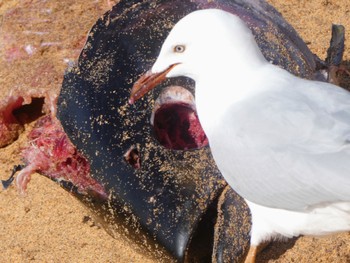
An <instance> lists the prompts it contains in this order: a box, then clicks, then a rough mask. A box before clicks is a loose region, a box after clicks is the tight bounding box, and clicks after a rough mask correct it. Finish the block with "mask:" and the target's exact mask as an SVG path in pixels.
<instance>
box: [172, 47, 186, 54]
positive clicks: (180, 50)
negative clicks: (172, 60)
mask: <svg viewBox="0 0 350 263" xmlns="http://www.w3.org/2000/svg"><path fill="white" fill-rule="evenodd" d="M184 51H185V46H184V45H176V46H175V47H174V52H175V53H183V52H184Z"/></svg>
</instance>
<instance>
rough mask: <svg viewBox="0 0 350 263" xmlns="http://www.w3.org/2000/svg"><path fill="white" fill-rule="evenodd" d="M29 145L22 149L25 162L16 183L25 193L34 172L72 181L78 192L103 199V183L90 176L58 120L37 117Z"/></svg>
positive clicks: (104, 193) (83, 158) (85, 161)
mask: <svg viewBox="0 0 350 263" xmlns="http://www.w3.org/2000/svg"><path fill="white" fill-rule="evenodd" d="M28 139H29V141H30V144H29V146H28V147H27V148H25V149H24V150H23V151H22V155H23V159H24V161H25V163H26V168H24V169H23V170H22V171H21V172H20V173H19V174H18V175H17V186H18V188H19V191H20V192H22V193H23V192H25V190H26V188H27V184H28V182H29V181H30V176H31V174H32V173H33V172H38V173H41V174H43V175H45V176H47V177H49V178H52V179H56V180H65V181H69V182H71V183H72V184H73V185H74V186H76V187H77V189H78V191H79V192H81V193H84V194H85V193H87V192H89V193H90V194H94V195H97V196H99V197H101V198H104V199H106V198H107V193H106V192H105V189H104V188H103V186H102V185H101V184H100V183H98V182H97V181H96V180H95V179H93V178H92V177H91V176H90V164H89V162H88V161H87V159H86V158H85V157H84V156H83V155H82V154H80V153H79V152H78V151H77V149H76V148H75V146H74V145H73V144H72V143H71V141H70V140H69V139H68V137H67V135H66V134H65V132H64V131H63V129H62V127H61V125H60V123H59V121H58V120H57V119H56V118H52V117H51V116H49V115H48V116H44V117H42V118H41V119H39V120H38V121H37V123H36V126H35V127H34V129H33V130H32V131H31V132H30V134H29V135H28Z"/></svg>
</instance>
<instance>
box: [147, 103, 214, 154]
mask: <svg viewBox="0 0 350 263" xmlns="http://www.w3.org/2000/svg"><path fill="white" fill-rule="evenodd" d="M154 132H155V136H156V138H157V139H158V141H159V142H160V143H161V144H162V145H163V146H164V147H166V148H169V149H174V150H188V149H196V148H202V147H204V146H206V145H207V144H208V139H207V137H206V135H205V133H204V131H203V129H202V127H201V125H200V123H199V120H198V117H197V113H196V112H195V111H194V110H193V109H192V108H191V107H190V106H189V105H188V104H186V103H181V102H180V103H167V104H163V105H162V106H161V107H160V108H159V109H158V110H157V111H156V112H155V116H154Z"/></svg>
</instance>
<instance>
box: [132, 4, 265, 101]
mask: <svg viewBox="0 0 350 263" xmlns="http://www.w3.org/2000/svg"><path fill="white" fill-rule="evenodd" d="M262 60H263V56H262V54H261V52H260V50H259V48H258V46H257V44H256V42H255V39H254V36H253V34H252V32H251V31H250V29H249V28H248V27H247V25H246V24H245V23H244V22H243V21H242V20H241V19H240V18H239V17H238V16H236V15H233V14H231V13H228V12H226V11H223V10H219V9H205V10H198V11H195V12H193V13H190V14H189V15H187V16H185V17H184V18H182V19H181V20H180V21H179V22H178V23H177V24H176V25H175V26H174V28H173V29H172V30H171V32H170V33H169V35H168V37H167V38H166V40H165V41H164V43H163V45H162V48H161V51H160V54H159V56H158V58H157V60H156V62H155V63H154V65H153V67H152V69H151V70H150V71H148V72H147V73H146V74H145V75H144V76H142V77H141V78H140V79H139V80H138V81H137V82H136V83H135V85H134V87H133V89H132V91H131V97H130V102H131V103H133V102H134V101H135V100H137V99H138V98H140V97H142V96H143V95H144V94H145V93H146V92H148V91H149V90H150V89H152V88H153V87H154V86H156V85H157V84H159V83H160V82H161V81H163V80H164V79H165V78H170V77H178V76H186V77H190V78H192V79H194V80H195V81H198V79H199V78H200V77H201V76H207V75H209V74H216V76H217V77H219V76H220V72H222V74H225V73H228V72H230V71H231V73H232V72H233V71H235V68H237V69H240V68H243V67H244V65H253V64H254V63H256V62H261V61H262ZM238 74H239V73H238Z"/></svg>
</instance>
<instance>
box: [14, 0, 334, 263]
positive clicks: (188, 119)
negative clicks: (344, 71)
mask: <svg viewBox="0 0 350 263" xmlns="http://www.w3.org/2000/svg"><path fill="white" fill-rule="evenodd" d="M204 8H221V9H224V10H226V11H229V12H232V13H235V14H237V15H239V16H240V17H241V18H242V19H243V20H244V21H246V23H247V24H248V25H249V26H250V27H251V28H252V30H253V32H254V35H255V37H256V39H257V42H258V43H259V45H260V48H261V49H262V50H263V53H264V55H265V56H266V57H267V58H268V59H269V60H270V61H271V63H274V64H278V65H280V66H281V67H283V68H285V69H287V70H289V71H290V72H292V73H294V74H296V75H299V76H302V77H304V78H310V79H313V78H320V79H323V80H326V78H327V76H325V75H324V74H321V71H320V70H324V69H326V70H327V67H328V64H327V63H325V62H322V61H321V60H320V59H318V58H317V57H315V56H314V55H313V54H312V53H311V51H310V50H309V49H308V47H307V46H306V44H305V43H304V42H303V41H302V39H301V38H300V37H299V36H298V34H297V33H296V32H295V30H294V29H293V28H292V27H291V26H290V25H289V24H288V23H287V22H286V21H285V20H284V19H283V17H282V16H281V15H280V14H279V13H278V12H277V11H276V10H275V9H274V8H273V7H272V6H270V5H269V4H267V3H266V2H265V1H262V0H260V1H239V0H235V1H232V0H231V1H228V0H226V1H222V0H221V1H201V0H196V1H189V0H188V1H183V0H182V1H179V0H173V1H169V0H167V1H165V0H163V1H152V0H148V1H135V0H134V1H120V2H119V3H118V4H117V5H116V6H115V7H114V8H113V9H112V10H111V11H110V12H107V13H106V14H105V15H104V16H103V17H102V18H101V19H99V20H98V21H97V22H96V24H95V25H94V26H93V28H92V30H91V32H90V34H89V37H88V40H87V42H86V44H85V47H84V49H83V51H82V52H81V55H80V58H79V61H78V62H77V64H76V65H75V66H73V67H71V68H69V69H68V70H67V72H66V74H65V78H64V83H63V86H62V90H61V94H60V96H59V98H58V112H57V117H58V119H59V121H60V123H59V122H58V121H56V120H55V115H54V114H53V117H52V118H50V119H44V120H42V121H41V124H40V123H39V125H38V126H37V127H36V128H37V129H40V130H41V131H42V134H40V136H46V135H45V134H47V133H49V131H50V130H51V129H53V130H58V131H59V134H60V136H63V137H61V139H60V140H55V139H54V141H53V142H52V143H53V144H49V143H47V144H43V145H42V147H45V145H51V147H54V148H58V149H60V148H59V147H58V146H59V145H62V142H65V144H67V145H68V144H69V143H72V145H74V146H75V147H76V150H72V151H71V153H73V154H78V156H79V158H83V159H84V160H87V162H88V165H87V166H84V167H85V168H86V169H85V170H86V171H85V173H84V175H83V176H82V177H79V178H75V179H74V178H73V177H69V175H67V173H68V172H66V173H65V174H60V175H59V176H56V177H55V176H53V172H52V171H50V172H49V170H48V169H45V170H39V171H40V172H41V173H42V174H44V175H46V176H48V177H49V178H51V179H53V180H55V181H58V182H60V184H61V185H62V187H64V188H65V189H67V190H68V191H70V192H72V193H73V194H74V195H75V196H76V197H77V198H79V199H80V200H81V201H82V202H83V203H84V204H86V205H87V206H88V207H89V208H90V209H91V210H92V211H93V213H94V214H95V215H96V216H97V217H98V218H99V220H100V222H102V224H104V226H105V227H106V229H107V231H109V232H110V233H111V234H112V235H113V232H114V231H119V232H120V231H122V232H125V235H126V236H127V237H129V238H131V239H133V240H134V241H135V242H137V243H139V244H140V245H141V246H142V247H143V248H145V250H148V251H150V253H152V254H153V255H155V257H157V258H158V260H159V261H167V260H172V261H178V262H183V261H195V262H197V261H198V262H210V261H211V260H213V261H217V262H227V261H232V262H239V261H241V260H242V259H244V256H245V253H246V252H247V249H248V247H249V231H250V218H249V217H250V215H249V211H248V208H247V206H246V205H245V203H244V201H243V200H242V199H241V198H240V197H239V196H237V195H236V194H235V193H234V192H233V191H232V190H231V189H229V188H227V186H226V183H225V181H224V180H223V178H222V177H221V174H220V173H219V171H218V169H217V167H216V165H215V163H214V161H213V159H212V157H211V153H210V148H209V147H208V146H207V140H206V137H205V134H204V133H203V131H202V129H201V127H200V124H199V122H198V119H197V116H196V109H195V104H194V100H193V94H194V88H193V87H194V85H193V83H192V82H191V81H190V80H189V79H185V78H178V79H172V80H169V81H168V82H166V83H165V84H163V87H167V88H166V89H165V91H163V92H162V93H160V90H164V89H162V87H161V88H160V89H156V90H154V92H153V93H151V94H148V95H147V96H146V97H145V98H144V100H143V101H141V102H140V103H137V104H136V105H133V106H130V105H129V104H128V99H129V93H130V89H131V86H132V84H133V82H134V81H135V80H136V79H137V78H138V77H139V75H140V74H141V73H143V72H144V71H145V70H146V69H147V68H149V67H150V66H151V65H152V64H153V62H154V61H155V59H156V57H157V55H158V53H159V49H160V47H161V44H162V43H163V40H164V39H165V37H166V36H167V35H168V32H169V31H170V29H171V28H172V26H173V25H174V24H175V23H176V22H177V21H178V20H179V19H180V18H182V17H183V16H185V15H187V14H188V13H190V12H192V11H194V10H197V9H204ZM282 47H283V48H282ZM152 103H154V105H155V106H154V108H153V109H150V108H149V105H150V104H152ZM44 118H46V117H44ZM61 124H62V127H63V129H64V132H65V133H63V130H60V129H61V128H62V127H60V125H61ZM45 125H47V126H45ZM41 127H46V128H45V129H41ZM47 127H51V128H49V129H48V128H47ZM61 131H62V132H61ZM64 134H66V135H64ZM36 136H39V135H38V134H36ZM40 136H39V137H35V140H38V138H41V137H40ZM64 136H67V137H64ZM33 138H34V137H33ZM39 141H40V140H39ZM57 144H58V145H57ZM69 147H70V146H69ZM60 152H61V151H56V154H60ZM43 153H45V151H44V152H43ZM30 156H31V153H30V152H29V151H27V154H24V159H25V160H26V162H25V163H26V166H25V167H29V166H30V164H31V163H32V161H30V160H31V159H30V158H29V157H30ZM54 156H56V155H54ZM70 158H72V157H71V156H69V155H67V156H64V158H63V159H62V162H60V163H64V164H65V165H67V167H69V168H71V169H72V174H74V173H76V169H78V168H77V166H76V165H72V163H74V162H72V160H71V159H70ZM69 160H70V161H69ZM82 162H83V161H82ZM53 163H56V164H57V163H58V162H57V158H56V162H54V161H53ZM75 163H76V162H75ZM32 168H33V167H32ZM24 169H26V168H24ZM36 169H38V168H36ZM34 170H35V169H34ZM14 172H16V170H15V171H14ZM78 179H81V181H82V182H78V181H79V180H78ZM94 185H95V186H97V187H95V188H94V187H92V186H94ZM232 218H234V219H232ZM228 229H230V230H231V231H230V232H229V233H230V235H228V234H227V233H228V232H227V231H226V230H228Z"/></svg>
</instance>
